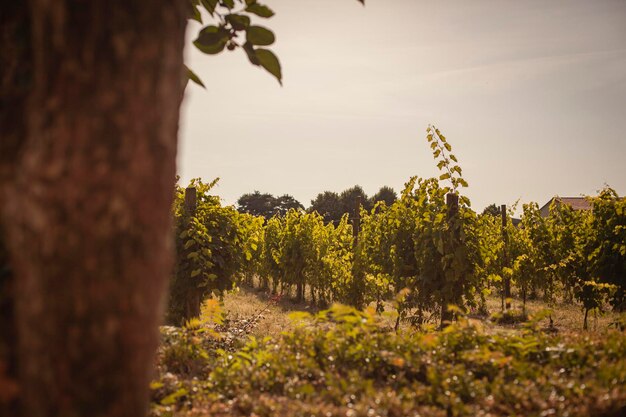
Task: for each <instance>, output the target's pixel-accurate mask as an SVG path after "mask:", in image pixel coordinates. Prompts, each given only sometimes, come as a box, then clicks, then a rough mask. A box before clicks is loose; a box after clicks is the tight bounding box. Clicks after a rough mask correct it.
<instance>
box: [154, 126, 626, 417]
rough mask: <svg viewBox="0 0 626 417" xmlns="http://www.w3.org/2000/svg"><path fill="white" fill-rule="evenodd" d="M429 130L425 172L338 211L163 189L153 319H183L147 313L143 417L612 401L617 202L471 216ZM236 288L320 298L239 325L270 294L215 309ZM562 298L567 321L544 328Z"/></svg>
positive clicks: (459, 411)
mask: <svg viewBox="0 0 626 417" xmlns="http://www.w3.org/2000/svg"><path fill="white" fill-rule="evenodd" d="M427 140H428V143H429V145H430V147H431V149H432V152H433V157H434V158H435V161H436V164H437V166H438V168H439V169H440V170H441V175H440V176H439V178H430V179H423V178H417V177H415V178H411V179H410V180H409V181H408V182H407V183H406V184H405V187H404V190H403V191H402V194H401V196H400V198H399V199H398V200H397V201H396V202H394V203H393V204H391V205H386V204H385V203H384V202H379V203H377V204H376V205H375V206H374V207H373V208H372V209H371V210H370V211H367V210H365V209H364V208H362V207H361V206H360V204H359V202H358V201H357V202H355V210H354V212H353V213H352V214H351V215H344V217H343V218H342V219H341V221H340V222H338V223H334V222H325V221H324V218H323V215H322V214H319V213H317V212H305V211H304V210H290V211H288V212H287V213H286V214H284V215H282V216H274V217H272V218H271V219H269V220H267V221H266V220H265V219H264V218H262V217H256V216H253V215H250V214H245V213H240V212H238V211H237V210H236V209H235V208H233V207H222V206H221V204H220V200H219V198H218V197H216V196H213V195H211V190H212V188H213V186H214V185H215V183H216V181H214V182H212V183H209V184H205V183H203V182H202V181H200V180H199V179H197V180H193V181H192V182H191V184H190V186H189V187H188V188H186V189H183V188H182V187H178V188H177V189H176V199H175V206H174V215H175V222H176V236H177V239H176V251H177V263H176V270H175V275H174V278H173V281H172V288H171V296H170V301H169V307H168V314H167V321H168V323H169V324H171V325H174V326H181V327H164V328H163V340H164V341H163V346H162V348H161V351H160V362H159V363H160V365H159V369H160V377H159V379H157V380H155V382H154V383H153V387H152V388H153V401H154V403H153V414H154V415H172V414H173V413H181V414H180V415H187V414H185V413H189V415H195V414H194V413H193V412H194V410H196V409H205V410H207V409H208V410H211V415H213V414H216V415H220V414H223V415H230V414H235V415H268V416H269V415H320V416H321V415H327V416H331V415H347V416H360V415H363V416H374V415H381V416H382V415H389V416H392V415H398V416H400V415H446V416H450V415H550V414H553V415H607V416H609V415H615V416H617V415H622V414H620V413H623V412H624V407H625V406H626V390H624V388H623V387H624V384H625V383H626V359H625V358H626V338H625V337H624V333H623V328H624V316H623V314H622V315H620V312H623V311H624V308H625V296H626V295H625V286H626V282H625V281H626V280H625V279H624V277H625V276H626V201H625V200H624V199H623V198H619V197H618V196H617V194H616V193H615V192H614V191H613V190H611V189H610V188H605V189H603V190H601V191H600V192H599V194H598V195H597V196H595V197H589V201H590V203H591V206H592V209H591V210H590V211H582V210H579V211H575V210H573V209H572V208H571V207H569V206H567V205H565V204H562V205H559V204H556V203H554V204H553V205H552V206H551V207H550V215H549V216H547V217H543V216H542V215H541V214H540V212H539V207H538V205H537V204H535V203H530V204H525V205H524V206H523V208H522V216H521V221H520V222H519V224H517V225H514V224H513V222H512V219H511V217H512V214H513V212H514V210H515V207H513V208H509V210H508V212H507V211H506V210H504V207H503V208H502V209H501V210H500V211H499V212H497V213H489V212H484V213H481V214H478V213H476V212H475V211H474V210H473V209H472V208H471V205H470V201H469V199H468V198H467V197H466V196H464V195H463V194H462V190H463V189H464V188H465V187H467V186H468V184H467V182H466V181H465V180H464V179H463V176H462V169H461V168H460V166H459V164H458V160H457V158H456V156H455V155H454V154H452V147H451V145H450V144H449V142H448V141H447V139H446V138H445V137H444V136H443V135H442V134H441V132H440V131H439V130H438V129H436V128H435V127H429V128H428V131H427ZM240 286H245V287H247V288H253V287H256V289H255V291H257V292H259V293H266V294H269V296H268V297H269V298H267V300H268V306H269V305H272V304H276V303H277V302H278V300H280V299H281V298H284V297H287V298H291V299H293V300H294V302H295V303H299V304H300V305H306V306H308V307H306V309H309V308H311V309H313V310H314V311H319V313H315V314H309V313H298V314H296V315H295V317H293V319H294V320H295V323H300V324H296V325H293V326H291V325H290V326H286V327H287V328H286V329H285V330H286V331H285V332H282V333H276V334H271V335H257V337H251V338H250V336H249V335H250V332H251V329H253V328H254V327H255V326H256V325H258V324H259V321H262V320H263V317H264V316H263V313H264V312H265V311H266V310H267V307H268V306H266V307H264V308H260V309H259V311H258V312H256V313H254V314H252V315H251V316H250V317H247V318H245V319H242V318H237V319H234V318H233V317H232V316H229V311H228V310H227V309H226V308H225V307H223V306H222V305H221V304H220V301H219V300H223V299H224V298H223V297H224V296H225V294H228V293H229V292H230V291H231V290H234V289H236V288H238V287H240ZM494 300H498V301H497V302H494ZM535 300H540V301H541V302H542V303H543V305H544V306H545V307H546V308H545V309H541V310H536V309H535V310H534V311H530V310H529V309H527V304H528V303H529V302H531V301H532V302H535ZM513 302H515V303H516V304H517V305H518V306H519V308H513V305H512V304H513ZM563 303H565V304H568V305H576V306H578V307H577V309H578V311H579V312H580V313H579V319H578V325H577V326H576V328H575V329H561V331H559V323H558V322H555V320H554V317H553V315H554V314H553V312H554V310H553V308H554V307H555V306H556V305H557V304H561V305H562V304H563ZM494 306H496V307H495V308H494ZM603 312H610V314H611V316H610V317H611V318H610V320H608V322H606V324H605V325H603V327H602V328H601V329H598V328H597V326H596V331H594V332H593V333H589V332H586V331H585V330H586V329H588V327H589V317H590V313H593V314H594V317H597V315H598V314H602V313H603ZM292 316H293V315H292ZM487 321H489V322H497V323H500V324H501V325H503V326H509V327H507V328H504V329H502V328H500V329H495V330H494V329H493V328H487V327H485V323H486V322H487ZM507 329H508V330H507ZM583 329H585V330H583Z"/></svg>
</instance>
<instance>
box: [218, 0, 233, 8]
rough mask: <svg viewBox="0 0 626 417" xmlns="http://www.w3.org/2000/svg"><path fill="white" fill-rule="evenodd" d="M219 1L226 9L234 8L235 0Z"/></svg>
mask: <svg viewBox="0 0 626 417" xmlns="http://www.w3.org/2000/svg"><path fill="white" fill-rule="evenodd" d="M221 1H222V5H224V6H225V7H227V8H228V9H232V8H233V7H235V0H221Z"/></svg>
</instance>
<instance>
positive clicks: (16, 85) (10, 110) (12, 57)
mask: <svg viewBox="0 0 626 417" xmlns="http://www.w3.org/2000/svg"><path fill="white" fill-rule="evenodd" d="M30 27H31V25H30V10H29V8H28V2H26V1H7V2H0V210H1V209H2V207H4V204H5V201H6V200H7V185H8V184H9V182H10V181H11V180H12V179H13V178H14V176H15V169H16V161H17V160H18V159H19V156H20V155H21V149H22V147H23V144H24V142H25V141H24V138H25V137H26V118H25V117H24V113H25V107H26V101H27V96H28V92H29V91H30V89H31V86H32V65H33V58H32V52H31V36H30ZM4 229H5V228H4V226H3V225H2V224H1V223H0V380H1V381H2V383H0V385H2V388H1V389H0V391H2V392H1V393H0V394H1V395H0V415H2V416H16V415H18V408H17V407H18V392H19V391H18V390H19V385H18V375H17V374H18V369H17V329H16V323H15V289H14V287H15V279H14V277H15V275H14V273H13V268H12V267H11V265H10V261H9V255H8V252H7V249H6V243H7V239H6V236H5V235H6V232H5V230H4Z"/></svg>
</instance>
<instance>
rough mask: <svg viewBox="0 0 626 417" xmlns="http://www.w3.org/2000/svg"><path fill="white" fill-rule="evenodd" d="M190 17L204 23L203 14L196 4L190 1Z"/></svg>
mask: <svg viewBox="0 0 626 417" xmlns="http://www.w3.org/2000/svg"><path fill="white" fill-rule="evenodd" d="M188 17H189V19H193V20H195V21H196V22H198V23H202V15H201V14H200V11H199V10H198V8H197V7H196V5H195V4H193V3H189V16H188Z"/></svg>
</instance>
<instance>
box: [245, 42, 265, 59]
mask: <svg viewBox="0 0 626 417" xmlns="http://www.w3.org/2000/svg"><path fill="white" fill-rule="evenodd" d="M243 50H244V51H245V52H246V55H247V56H248V60H249V61H250V63H251V64H252V65H261V62H260V61H259V58H258V57H257V56H256V51H255V50H254V47H253V46H252V44H251V43H250V42H246V43H244V44H243Z"/></svg>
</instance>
